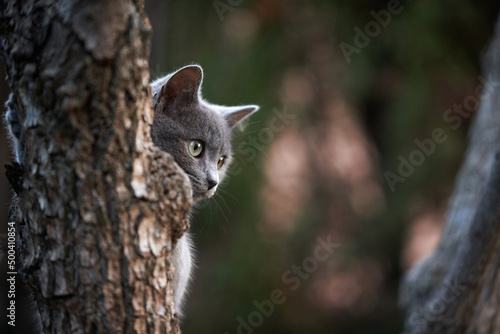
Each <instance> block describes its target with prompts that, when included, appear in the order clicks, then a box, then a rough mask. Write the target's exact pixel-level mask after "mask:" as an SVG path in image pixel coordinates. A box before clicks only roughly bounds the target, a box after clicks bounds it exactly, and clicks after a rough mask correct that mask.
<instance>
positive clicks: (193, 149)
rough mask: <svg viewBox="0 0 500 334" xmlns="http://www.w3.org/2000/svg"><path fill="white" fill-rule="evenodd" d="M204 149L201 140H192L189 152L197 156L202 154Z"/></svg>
mask: <svg viewBox="0 0 500 334" xmlns="http://www.w3.org/2000/svg"><path fill="white" fill-rule="evenodd" d="M202 151H203V143H202V142H201V141H199V140H191V142H190V143H189V153H191V155H192V156H193V157H197V156H199V155H200V154H201V152H202Z"/></svg>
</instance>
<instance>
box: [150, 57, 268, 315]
mask: <svg viewBox="0 0 500 334" xmlns="http://www.w3.org/2000/svg"><path fill="white" fill-rule="evenodd" d="M202 80H203V71H202V69H201V67H199V66H197V65H191V66H186V67H183V68H181V69H180V70H178V71H177V72H175V73H173V74H170V75H167V76H166V77H163V78H160V79H158V80H156V81H154V82H153V83H152V84H151V87H152V88H153V105H154V107H155V119H154V123H153V127H152V128H151V136H152V137H153V143H154V144H155V145H156V146H158V147H159V148H160V149H162V150H164V151H166V152H168V153H170V154H171V155H172V156H173V157H174V159H175V161H176V162H177V164H178V165H179V166H180V167H181V168H182V169H183V170H184V171H185V172H186V174H187V175H188V176H189V179H190V180H191V191H192V197H193V200H194V201H199V200H202V199H205V198H210V197H212V196H213V195H214V193H215V191H216V189H217V185H218V184H219V183H220V182H221V181H222V179H223V178H224V175H225V173H226V171H227V168H228V167H229V164H230V163H231V159H232V154H231V134H232V130H233V129H234V128H235V126H237V125H238V124H241V123H240V122H241V121H242V120H243V119H244V118H246V117H248V116H250V115H251V114H252V113H254V112H256V111H257V110H258V109H259V107H257V106H255V105H247V106H239V107H225V106H220V105H215V104H210V103H208V102H206V101H205V100H203V98H202V97H201V83H202ZM192 254H193V250H192V243H191V238H190V236H189V233H186V234H185V235H184V236H182V238H181V239H180V240H179V241H178V243H177V247H176V248H175V250H174V254H173V264H174V266H175V268H176V271H175V274H174V303H175V309H176V311H177V313H178V314H179V315H182V302H183V299H184V295H185V293H186V287H187V285H188V282H189V279H190V275H191V269H192V261H193V260H192V259H193V255H192Z"/></svg>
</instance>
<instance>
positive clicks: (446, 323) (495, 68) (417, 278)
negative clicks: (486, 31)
mask: <svg viewBox="0 0 500 334" xmlns="http://www.w3.org/2000/svg"><path fill="white" fill-rule="evenodd" d="M499 55H500V20H499V22H498V23H497V27H496V32H495V36H494V38H493V41H492V43H491V46H490V48H489V50H488V52H487V54H486V56H485V58H484V69H483V71H484V77H485V79H486V82H487V83H486V85H485V86H484V87H483V96H482V99H481V106H480V109H479V112H478V114H477V115H476V118H475V121H474V123H473V125H472V129H471V132H470V136H469V147H468V150H467V153H466V157H465V160H464V163H463V166H462V169H461V171H460V173H459V175H458V178H457V181H456V185H455V190H454V193H453V196H452V198H451V200H450V204H449V209H448V212H447V216H446V222H445V227H444V230H443V237H442V239H441V241H440V244H439V246H438V248H437V249H436V251H435V252H434V253H433V254H432V255H431V256H429V257H428V258H426V259H425V260H424V261H422V262H420V263H419V264H417V265H416V266H415V267H414V268H413V269H412V270H411V271H410V272H409V273H408V274H407V276H406V279H405V281H404V282H403V284H402V286H401V291H400V300H401V304H402V306H403V307H404V308H405V309H406V324H405V329H406V332H408V333H412V334H414V333H477V334H482V333H500V313H499V312H498V310H499V309H500V301H499V299H498V297H497V296H498V295H499V294H500V271H499V265H500V194H499V192H500V58H499Z"/></svg>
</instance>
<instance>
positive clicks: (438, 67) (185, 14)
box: [1, 0, 499, 334]
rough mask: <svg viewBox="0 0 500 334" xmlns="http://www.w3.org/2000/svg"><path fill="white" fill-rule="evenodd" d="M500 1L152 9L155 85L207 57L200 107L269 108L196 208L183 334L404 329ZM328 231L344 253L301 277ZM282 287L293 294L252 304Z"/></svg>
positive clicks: (268, 0) (198, 4) (209, 4)
mask: <svg viewBox="0 0 500 334" xmlns="http://www.w3.org/2000/svg"><path fill="white" fill-rule="evenodd" d="M396 5H397V6H396ZM393 7H394V8H397V10H394V13H396V12H397V14H391V16H390V20H389V22H387V24H385V26H383V25H382V24H380V23H378V21H377V20H376V17H380V15H381V14H380V13H381V11H385V12H389V13H391V12H390V11H389V9H390V8H393ZM498 9H499V4H498V3H497V2H495V1H492V0H491V1H483V2H480V3H478V2H473V1H471V0H457V1H453V2H452V1H442V2H436V1H430V0H421V1H402V2H400V3H395V2H394V1H370V2H369V1H364V0H363V1H354V2H345V1H344V2H341V1H330V0H317V1H295V0H290V1H280V0H255V1H229V0H221V1H201V0H197V1H189V2H188V1H180V0H173V1H152V0H150V1H146V10H147V11H148V14H149V16H150V19H151V23H152V25H153V30H154V35H153V42H152V43H153V44H152V54H151V60H150V69H151V75H152V78H153V79H154V78H156V77H159V76H162V75H165V74H167V73H170V72H171V71H173V70H175V69H177V68H179V67H181V66H184V65H186V64H190V63H198V64H200V65H201V66H202V67H203V69H204V72H205V80H204V85H203V94H204V96H205V97H206V98H207V100H209V101H211V102H214V103H218V104H227V105H235V104H246V103H255V104H259V105H260V106H261V110H260V111H259V112H258V113H257V114H256V115H255V116H252V119H251V120H250V122H249V124H248V126H247V127H246V129H245V131H244V132H242V133H241V135H238V136H237V137H236V138H235V143H234V146H233V147H234V151H235V155H236V160H235V162H234V165H233V166H232V168H233V173H232V174H230V177H229V180H228V182H226V183H225V184H224V187H222V189H220V190H219V194H218V195H217V196H216V197H215V198H213V199H211V200H210V201H208V202H207V203H205V204H204V205H201V206H200V208H199V210H198V212H197V213H196V215H195V216H194V219H193V225H192V230H193V231H194V233H195V236H196V239H195V243H196V245H197V251H198V255H197V263H198V269H197V271H196V274H195V280H194V281H193V283H192V292H191V295H190V297H189V300H188V305H187V310H186V314H187V317H186V319H184V321H183V324H182V327H183V332H184V333H229V334H232V333H237V332H238V331H237V330H238V327H239V326H240V327H241V326H243V327H246V328H247V329H242V331H241V332H242V333H250V332H253V333H341V334H349V333H400V332H401V331H402V323H403V317H402V313H401V311H399V309H398V305H397V289H398V284H399V281H400V278H401V276H402V274H403V273H404V272H405V271H406V270H407V269H408V268H409V267H410V266H411V265H412V264H414V263H415V261H416V260H417V259H419V258H421V257H422V256H423V255H425V254H427V253H428V252H429V251H431V250H432V249H433V247H434V246H435V245H436V243H437V240H438V238H439V234H440V230H441V224H442V221H443V214H444V210H445V208H446V204H447V200H448V197H449V194H450V192H451V190H452V186H453V180H454V178H455V174H456V171H457V169H458V167H459V165H460V162H461V159H462V155H463V152H464V148H465V139H466V134H467V129H468V123H469V121H470V119H466V120H464V122H463V123H462V124H460V126H458V127H456V128H454V127H452V126H451V124H450V123H447V122H446V121H445V119H444V115H445V113H446V112H447V110H448V109H450V108H453V106H454V104H461V103H463V101H464V100H465V99H466V97H467V96H470V95H473V94H474V92H475V89H476V87H478V86H479V85H480V84H481V82H480V81H479V79H478V78H479V76H480V71H479V60H480V56H481V54H482V51H483V48H484V47H485V46H486V45H487V42H488V40H489V38H490V37H491V33H492V31H493V27H494V22H495V20H496V16H497V13H498ZM385 12H384V13H385ZM372 22H377V23H378V25H379V28H380V29H379V30H378V31H377V30H376V26H375V25H373V24H372V25H371V26H370V23H372ZM367 27H368V29H374V30H369V31H368V32H367V31H366V29H367ZM359 31H361V32H362V33H363V34H364V35H366V38H364V39H363V38H361V37H359V36H358V35H359ZM360 38H361V39H360ZM356 39H358V42H359V41H361V40H364V44H366V45H364V44H363V47H356V48H357V51H356V52H354V53H352V54H351V55H350V57H345V54H344V53H343V51H342V48H341V47H340V46H341V44H342V43H348V44H349V45H351V46H356ZM367 40H368V41H367ZM358 45H359V43H358ZM2 93H3V94H5V88H4V90H2ZM436 128H442V129H443V130H444V132H445V135H446V136H447V138H448V139H447V140H446V141H445V142H444V143H442V144H439V145H437V146H436V148H435V152H434V153H433V154H431V155H429V156H428V157H427V156H426V159H425V161H424V162H423V163H422V164H421V165H420V166H418V167H415V171H414V172H412V173H411V175H410V176H408V177H405V180H404V182H398V183H395V184H394V185H393V188H391V187H390V186H389V185H388V183H387V182H386V179H385V178H384V174H385V173H386V172H388V171H389V172H392V173H396V174H397V173H398V168H399V166H400V164H401V159H406V160H408V159H409V155H410V154H411V153H412V152H413V151H414V150H415V149H418V147H417V146H416V144H415V140H420V141H422V140H424V139H426V138H431V136H432V132H433V130H434V129H436ZM3 160H4V161H7V160H9V158H8V157H7V155H6V152H4V155H3ZM7 189H8V188H7V185H6V184H2V189H1V190H2V191H3V193H5V194H7V193H8V190H7ZM7 206H8V205H7V204H5V205H4V206H3V207H2V208H3V210H4V211H5V212H6V209H7ZM6 216H7V215H6V213H5V214H3V215H2V217H6ZM3 219H4V220H2V222H3V223H4V226H5V223H6V220H5V218H3ZM3 231H6V227H5V228H3ZM318 238H320V240H328V238H331V240H332V241H333V242H335V243H337V244H338V247H337V248H336V249H335V251H334V252H333V254H331V256H329V258H328V259H327V260H325V261H317V267H309V269H311V270H310V272H306V271H304V270H302V274H298V273H294V272H293V268H297V267H293V266H301V267H302V266H303V267H305V266H306V264H307V263H310V262H307V259H310V258H311V257H313V256H314V253H315V249H316V247H317V245H318ZM301 275H302V276H303V277H304V278H300V277H301ZM297 277H299V279H298V283H297V281H294V282H295V283H290V281H289V279H290V278H297ZM287 278H288V280H287ZM276 289H279V290H281V291H283V292H284V296H285V298H286V300H285V301H284V302H283V303H280V304H279V305H278V304H274V305H273V310H272V312H271V311H270V312H268V314H269V315H267V314H264V313H266V311H265V310H264V311H259V307H262V305H264V304H265V305H267V304H266V303H264V304H263V301H266V300H271V295H272V292H273V291H274V290H276ZM258 305H259V306H258ZM258 314H260V316H259V315H258ZM243 322H244V323H245V325H241V324H242V323H243ZM252 324H256V325H255V326H253V325H252ZM257 324H258V326H257ZM243 327H241V328H243Z"/></svg>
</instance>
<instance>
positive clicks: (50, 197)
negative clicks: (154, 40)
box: [0, 0, 191, 333]
mask: <svg viewBox="0 0 500 334" xmlns="http://www.w3.org/2000/svg"><path fill="white" fill-rule="evenodd" d="M143 5H144V4H143V1H142V0H99V1H83V0H79V1H78V0H75V1H55V0H25V1H17V2H16V1H3V5H2V7H3V8H2V11H1V12H2V14H0V15H1V18H0V24H1V30H2V32H1V36H2V56H3V59H4V61H5V64H6V68H7V73H8V82H9V85H10V87H11V89H12V93H13V99H12V101H13V102H14V103H13V107H14V108H17V110H18V111H19V114H20V121H21V125H22V135H21V138H22V141H23V144H24V147H25V156H24V161H25V164H24V169H22V170H20V171H21V177H22V180H21V182H15V180H13V178H12V177H11V180H12V183H14V184H17V185H18V186H19V187H18V188H19V189H17V191H18V198H17V205H16V206H15V207H14V209H13V210H12V219H13V220H14V221H15V222H16V223H17V228H18V231H19V240H18V246H19V249H20V253H21V256H20V261H21V263H20V266H21V267H22V271H23V273H24V274H25V277H26V280H27V282H28V284H29V285H30V286H31V287H32V288H33V291H34V296H35V299H36V301H37V303H38V308H39V310H40V315H41V320H42V324H43V327H44V331H45V332H47V333H175V332H178V321H177V318H176V317H175V316H174V309H173V295H172V275H171V270H173V269H172V267H171V266H170V261H169V259H170V254H171V252H172V248H173V246H174V244H175V241H176V240H177V239H178V238H179V237H180V236H181V235H182V233H183V232H184V231H185V230H186V228H187V216H188V212H189V210H190V206H191V200H190V196H189V192H190V190H189V186H188V184H189V182H188V179H187V177H186V176H185V174H184V173H183V172H182V171H181V170H180V169H179V168H178V166H177V165H176V164H175V163H174V162H173V159H172V158H171V157H170V156H169V155H168V154H166V153H164V152H162V151H160V150H159V149H157V148H156V147H154V146H153V143H152V140H151V137H150V126H151V125H152V123H153V110H152V105H151V89H150V88H149V84H148V81H149V71H148V57H149V48H150V47H149V41H150V36H151V27H150V24H149V21H148V19H147V17H146V16H145V14H144V11H143ZM10 170H15V169H12V168H11V169H10ZM18 321H22V319H18Z"/></svg>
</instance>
